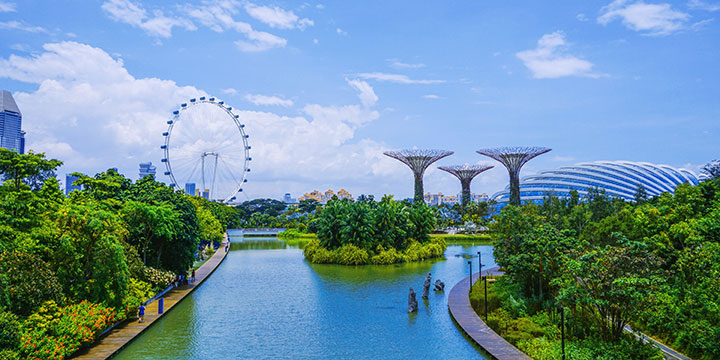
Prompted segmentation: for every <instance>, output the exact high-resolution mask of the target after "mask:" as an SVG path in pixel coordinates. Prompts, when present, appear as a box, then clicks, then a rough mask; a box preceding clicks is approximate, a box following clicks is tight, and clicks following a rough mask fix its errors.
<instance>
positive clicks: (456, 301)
mask: <svg viewBox="0 0 720 360" xmlns="http://www.w3.org/2000/svg"><path fill="white" fill-rule="evenodd" d="M483 274H485V275H487V274H490V275H500V274H501V273H499V272H498V271H497V268H492V269H488V270H485V271H483ZM471 276H472V278H473V280H476V279H479V278H480V273H475V274H473V275H471ZM469 290H470V276H468V277H466V278H464V279H462V280H460V282H458V283H457V285H455V286H453V288H452V290H450V295H449V296H448V307H449V308H450V315H451V316H452V317H453V319H455V321H456V322H457V324H458V325H459V326H460V328H461V329H462V330H463V331H464V332H465V333H466V334H467V335H468V336H469V337H470V338H472V339H473V341H475V343H477V344H478V345H480V347H482V348H483V350H485V351H487V352H488V353H489V354H490V355H492V356H493V357H494V358H495V359H498V360H530V357H529V356H527V355H525V354H524V353H523V352H522V351H520V350H518V349H517V348H516V347H514V346H513V345H512V344H510V343H509V342H507V341H505V339H503V338H502V337H501V336H500V335H498V334H497V333H495V331H493V330H492V329H491V328H490V327H489V326H487V324H485V322H484V321H482V320H481V319H480V317H479V316H478V315H477V313H475V310H473V308H472V306H471V305H470V295H469Z"/></svg>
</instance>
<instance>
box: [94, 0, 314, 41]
mask: <svg viewBox="0 0 720 360" xmlns="http://www.w3.org/2000/svg"><path fill="white" fill-rule="evenodd" d="M239 8H241V4H240V2H238V1H235V0H217V1H213V2H207V3H204V4H203V5H201V6H193V5H183V6H182V11H183V12H184V14H183V16H165V15H164V13H163V12H162V11H160V10H155V11H153V12H152V15H148V11H147V10H145V8H143V6H142V5H141V4H140V3H134V2H132V1H130V0H108V1H106V2H105V3H103V5H102V9H103V10H104V11H105V12H106V13H107V14H108V15H109V16H110V18H112V19H113V20H115V21H119V22H122V23H126V24H129V25H131V26H134V27H137V28H140V29H142V30H144V31H145V32H147V33H148V34H149V35H152V36H155V37H161V38H169V37H171V36H172V31H173V28H175V27H181V28H184V29H186V30H189V31H194V30H197V26H196V25H195V22H197V23H199V24H201V25H203V26H206V27H208V28H209V29H211V30H213V31H215V32H224V31H226V30H234V31H237V32H239V33H242V34H244V35H245V36H246V38H245V39H242V40H237V41H235V45H237V47H238V49H240V50H241V51H246V52H257V51H265V50H270V49H273V48H282V47H285V45H286V44H287V40H285V39H283V38H281V37H279V36H276V35H273V34H270V33H267V32H264V31H257V30H254V29H253V27H252V26H251V25H250V24H248V23H246V22H242V21H236V20H235V19H234V18H233V16H234V15H237V13H238V9H239ZM302 20H303V19H301V20H298V21H297V26H298V27H299V26H307V25H308V24H307V22H303V21H302ZM194 21H195V22H194ZM301 23H302V24H301Z"/></svg>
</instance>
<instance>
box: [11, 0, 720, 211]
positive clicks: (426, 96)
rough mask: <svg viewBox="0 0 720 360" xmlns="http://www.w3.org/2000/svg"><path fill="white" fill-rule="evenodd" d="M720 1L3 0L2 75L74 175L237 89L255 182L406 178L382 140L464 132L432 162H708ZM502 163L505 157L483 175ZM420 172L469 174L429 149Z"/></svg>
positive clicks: (452, 184)
mask: <svg viewBox="0 0 720 360" xmlns="http://www.w3.org/2000/svg"><path fill="white" fill-rule="evenodd" d="M719 21H720V1H718V0H686V1H673V2H666V1H663V0H648V1H635V0H616V1H612V2H611V1H609V0H605V1H575V0H557V1H551V2H547V1H525V2H508V1H499V0H498V1H462V2H461V1H443V2H425V1H423V2H418V1H390V2H388V1H371V0H368V1H358V2H345V1H343V2H339V1H333V2H291V1H273V2H264V1H263V2H261V1H235V0H217V1H215V0H208V1H187V2H185V1H170V0H163V1H148V0H132V1H131V0H84V1H70V0H67V1H60V0H57V1H50V0H46V1H40V0H0V88H2V89H7V90H10V91H11V92H12V93H13V94H14V96H15V99H16V101H17V102H18V105H19V106H20V108H21V111H22V112H23V115H24V117H23V128H24V129H25V130H26V131H27V133H28V134H27V144H28V147H29V148H30V149H34V150H36V151H42V152H46V153H47V154H48V156H50V157H54V158H58V159H61V160H63V161H65V166H64V167H63V168H62V169H61V170H60V174H61V175H64V174H65V173H69V172H74V171H80V172H85V173H90V174H94V173H96V172H99V171H103V170H104V169H107V168H109V167H118V168H119V169H120V171H121V172H123V173H125V174H126V175H127V176H129V177H131V178H136V177H137V164H138V163H139V162H141V161H152V162H153V163H156V164H158V165H159V164H160V159H161V158H162V152H161V150H160V148H159V146H160V144H162V143H163V140H164V139H163V136H162V132H163V131H165V129H166V127H167V125H166V121H167V120H168V119H169V118H170V117H171V112H172V111H173V110H175V109H176V108H177V107H178V105H179V104H180V103H182V102H186V101H187V100H188V99H190V98H192V97H198V96H203V95H209V96H215V97H217V98H219V99H223V100H224V101H225V102H226V103H227V104H229V105H231V106H233V107H234V109H235V110H236V114H238V115H240V118H241V119H242V122H243V123H245V124H246V128H245V129H246V130H247V133H248V134H249V135H250V138H249V141H250V145H251V146H252V150H251V152H252V157H253V161H252V162H251V168H252V172H251V173H250V174H249V177H248V179H249V182H248V183H247V184H246V187H245V191H244V195H243V196H244V197H248V198H256V197H274V198H279V197H281V196H282V194H284V193H285V192H291V193H292V194H293V196H297V195H299V194H302V193H303V192H309V191H311V190H313V189H319V190H323V191H324V190H325V189H327V188H332V189H335V190H338V189H340V188H345V189H347V190H348V191H350V192H351V193H353V194H355V195H357V194H360V193H366V194H375V195H376V196H379V195H382V194H385V193H391V194H395V195H396V196H397V197H400V198H405V197H410V196H411V195H412V186H413V181H412V176H411V174H410V171H409V170H408V169H407V168H406V167H405V166H404V165H402V164H401V163H399V162H397V161H396V160H392V159H389V158H386V157H384V156H383V155H382V151H384V150H389V149H399V148H413V147H417V148H438V149H448V150H453V151H455V155H453V156H451V157H448V158H445V159H443V160H441V161H440V162H439V163H438V164H437V165H454V164H466V163H468V164H473V163H479V162H481V163H489V164H492V161H491V160H490V159H487V158H483V157H481V156H480V155H478V154H477V153H475V150H477V149H480V148H485V147H492V146H501V145H541V146H547V147H550V148H552V149H553V151H552V152H550V153H548V154H546V155H543V156H541V157H539V158H537V159H535V160H533V161H532V162H530V163H529V164H528V165H527V166H526V167H525V169H524V172H523V174H524V175H529V174H532V173H533V172H536V171H538V170H542V169H547V168H554V167H558V166H562V165H569V164H573V163H577V162H584V161H596V160H632V161H647V162H653V163H663V164H668V165H672V166H677V167H686V168H689V169H691V170H693V171H698V169H699V167H700V166H702V165H703V164H704V163H707V162H708V161H710V160H712V159H715V158H719V157H720V142H719V141H718V140H720V137H719V134H720V103H719V102H718V99H719V98H720V66H718V64H720V22H719ZM178 126H179V125H178ZM230 165H231V166H234V167H237V166H241V164H232V163H231V164H230ZM160 170H161V172H162V169H160ZM158 178H159V179H161V180H166V178H165V177H164V176H163V175H162V174H161V175H159V177H158ZM506 182H507V173H506V172H505V170H504V169H502V168H495V169H493V170H491V171H488V172H487V173H484V174H482V175H480V176H479V177H478V178H476V180H475V181H474V182H473V191H474V192H477V193H482V192H486V193H488V194H492V193H494V192H496V191H498V190H500V189H502V188H503V187H504V185H505V184H506ZM425 189H426V190H427V191H430V192H443V193H445V194H455V193H457V192H458V191H459V182H458V181H457V180H456V179H454V178H452V177H451V176H450V175H448V174H446V173H442V172H441V171H438V170H437V169H435V167H433V168H431V169H430V170H429V171H428V173H427V174H426V178H425ZM244 197H243V199H244Z"/></svg>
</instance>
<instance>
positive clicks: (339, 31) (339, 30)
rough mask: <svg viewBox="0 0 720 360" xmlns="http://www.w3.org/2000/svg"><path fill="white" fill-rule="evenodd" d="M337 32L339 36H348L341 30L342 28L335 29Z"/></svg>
mask: <svg viewBox="0 0 720 360" xmlns="http://www.w3.org/2000/svg"><path fill="white" fill-rule="evenodd" d="M335 32H336V33H337V34H338V35H342V36H347V34H348V33H347V32H346V31H344V30H343V29H341V28H337V29H335Z"/></svg>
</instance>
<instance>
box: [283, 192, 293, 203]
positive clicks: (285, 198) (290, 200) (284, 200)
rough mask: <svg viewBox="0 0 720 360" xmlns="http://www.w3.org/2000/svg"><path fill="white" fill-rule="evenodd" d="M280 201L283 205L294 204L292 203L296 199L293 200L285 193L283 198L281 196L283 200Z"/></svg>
mask: <svg viewBox="0 0 720 360" xmlns="http://www.w3.org/2000/svg"><path fill="white" fill-rule="evenodd" d="M282 201H283V202H284V203H286V204H294V203H296V202H297V201H296V199H293V198H292V196H291V195H290V193H285V196H283V200H282Z"/></svg>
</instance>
